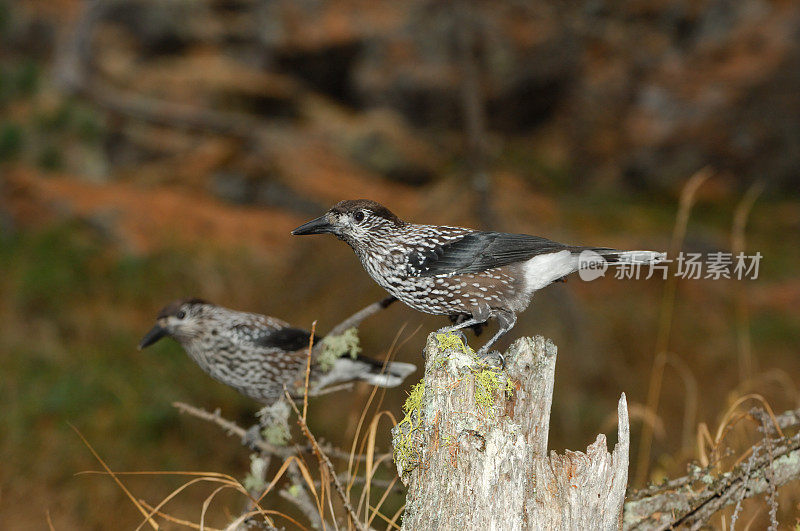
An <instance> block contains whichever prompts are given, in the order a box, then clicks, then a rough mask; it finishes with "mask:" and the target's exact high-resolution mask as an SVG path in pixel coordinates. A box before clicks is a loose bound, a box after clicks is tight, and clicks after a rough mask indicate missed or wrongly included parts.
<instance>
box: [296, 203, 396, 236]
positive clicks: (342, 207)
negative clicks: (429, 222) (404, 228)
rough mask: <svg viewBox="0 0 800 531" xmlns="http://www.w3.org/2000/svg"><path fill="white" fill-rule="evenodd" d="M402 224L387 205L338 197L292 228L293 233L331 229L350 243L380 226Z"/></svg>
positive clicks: (308, 232)
mask: <svg viewBox="0 0 800 531" xmlns="http://www.w3.org/2000/svg"><path fill="white" fill-rule="evenodd" d="M401 225H403V221H401V220H400V219H399V218H398V217H397V216H395V215H394V214H393V213H392V212H391V211H390V210H389V209H388V208H386V207H385V206H383V205H381V204H380V203H376V202H375V201H370V200H369V199H354V200H348V201H340V202H339V203H336V204H335V205H333V207H331V209H330V210H328V211H327V212H326V213H325V214H323V215H322V216H320V217H318V218H317V219H313V220H311V221H309V222H308V223H305V224H303V225H300V226H299V227H297V228H296V229H294V230H293V231H292V234H294V235H296V236H300V235H306V234H325V233H331V234H334V235H335V236H337V237H339V238H341V239H342V240H344V241H346V242H348V243H349V244H351V245H354V246H355V244H356V243H357V242H359V241H364V240H367V239H369V237H370V235H371V234H374V233H375V232H376V231H380V230H381V229H386V230H391V229H394V228H397V227H399V226H401Z"/></svg>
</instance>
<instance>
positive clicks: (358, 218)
mask: <svg viewBox="0 0 800 531" xmlns="http://www.w3.org/2000/svg"><path fill="white" fill-rule="evenodd" d="M353 219H354V220H356V223H361V222H362V221H364V211H363V210H359V211H358V212H356V213H355V214H353Z"/></svg>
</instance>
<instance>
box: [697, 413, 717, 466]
mask: <svg viewBox="0 0 800 531" xmlns="http://www.w3.org/2000/svg"><path fill="white" fill-rule="evenodd" d="M706 445H708V446H709V447H710V448H713V447H714V439H712V438H711V431H710V430H709V429H708V424H706V423H705V422H701V423H700V424H699V425H698V426H697V460H698V461H700V464H701V465H702V466H703V467H707V466H708V463H709V459H708V454H706Z"/></svg>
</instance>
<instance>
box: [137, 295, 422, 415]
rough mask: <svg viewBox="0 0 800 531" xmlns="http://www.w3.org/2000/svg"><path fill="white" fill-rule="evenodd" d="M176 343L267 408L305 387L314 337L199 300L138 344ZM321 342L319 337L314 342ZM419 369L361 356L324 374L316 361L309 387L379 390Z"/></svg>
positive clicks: (163, 314)
mask: <svg viewBox="0 0 800 531" xmlns="http://www.w3.org/2000/svg"><path fill="white" fill-rule="evenodd" d="M167 336H169V337H171V338H173V339H175V340H176V341H177V342H178V343H180V345H181V346H182V347H183V349H184V350H185V351H186V353H187V354H188V355H189V357H190V358H192V359H193V360H194V361H195V363H197V364H198V365H199V366H200V368H201V369H203V370H204V371H205V372H206V373H207V374H208V375H209V376H211V377H212V378H214V379H215V380H217V381H220V382H222V383H224V384H225V385H229V386H230V387H233V388H234V389H236V390H237V391H239V392H240V393H242V394H243V395H246V396H248V397H250V398H253V399H255V400H257V401H259V402H262V403H264V404H265V405H267V406H269V405H271V404H274V403H275V402H276V401H277V400H278V399H280V398H281V397H283V396H284V385H286V387H287V389H289V390H290V392H292V391H293V390H294V389H296V388H297V387H298V385H299V387H302V386H303V383H304V381H305V372H306V366H307V363H308V347H309V340H310V338H311V332H309V331H307V330H303V329H300V328H293V327H291V326H290V325H289V324H288V323H285V322H284V321H281V320H280V319H275V318H274V317H268V316H266V315H259V314H255V313H246V312H239V311H235V310H230V309H228V308H223V307H222V306H217V305H215V304H211V303H209V302H206V301H204V300H201V299H182V300H176V301H173V302H171V303H170V304H168V305H166V306H165V307H164V308H163V309H162V310H161V311H160V312H159V314H158V316H157V317H156V324H155V326H153V328H151V329H150V331H149V332H147V334H145V336H144V337H143V338H142V340H141V342H140V343H139V350H141V349H143V348H146V347H148V346H150V345H152V344H154V343H155V342H157V341H159V340H160V339H161V338H163V337H167ZM318 341H319V338H318V337H315V338H314V342H315V343H317V342H318ZM415 370H416V366H415V365H412V364H410V363H400V362H396V361H395V362H388V363H386V364H384V363H383V362H380V361H378V360H374V359H371V358H367V357H364V356H358V357H357V358H355V359H353V358H351V357H349V356H344V357H340V358H337V359H336V360H335V362H334V364H333V366H332V367H331V368H330V369H329V370H327V371H324V370H323V369H322V367H321V366H320V365H319V364H318V363H316V362H315V360H314V359H312V364H311V372H310V375H309V382H310V384H309V385H310V387H312V386H313V388H315V389H319V390H322V389H324V388H326V387H329V386H331V385H335V384H340V383H346V382H353V381H363V382H367V383H369V384H371V385H375V386H377V387H396V386H398V385H400V384H401V383H402V382H403V380H404V379H405V377H406V376H408V375H409V374H411V373H412V372H414V371H415Z"/></svg>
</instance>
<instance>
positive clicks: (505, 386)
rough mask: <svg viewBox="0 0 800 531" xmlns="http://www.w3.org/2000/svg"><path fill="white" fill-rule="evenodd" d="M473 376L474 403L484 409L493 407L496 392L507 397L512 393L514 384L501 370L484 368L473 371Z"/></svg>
mask: <svg viewBox="0 0 800 531" xmlns="http://www.w3.org/2000/svg"><path fill="white" fill-rule="evenodd" d="M473 374H474V375H475V402H476V403H478V404H479V405H481V406H484V407H486V408H491V407H492V406H493V405H494V401H495V396H496V395H497V394H498V392H502V393H505V394H507V395H508V396H509V397H510V396H511V395H513V393H514V382H513V381H512V380H511V378H509V377H508V376H507V375H506V374H505V373H504V372H503V371H502V370H500V369H498V368H496V367H490V366H488V365H487V366H484V367H483V368H482V369H479V370H473Z"/></svg>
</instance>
